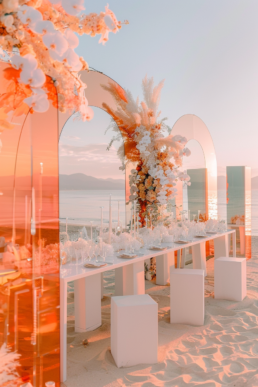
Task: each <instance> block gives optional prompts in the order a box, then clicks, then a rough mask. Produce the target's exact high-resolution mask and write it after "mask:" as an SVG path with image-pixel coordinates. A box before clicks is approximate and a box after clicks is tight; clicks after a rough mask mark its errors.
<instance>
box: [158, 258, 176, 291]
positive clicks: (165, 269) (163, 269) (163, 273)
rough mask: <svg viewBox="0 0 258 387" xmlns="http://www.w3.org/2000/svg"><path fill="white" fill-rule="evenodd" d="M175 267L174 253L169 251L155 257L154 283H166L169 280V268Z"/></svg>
mask: <svg viewBox="0 0 258 387" xmlns="http://www.w3.org/2000/svg"><path fill="white" fill-rule="evenodd" d="M171 267H172V268H173V269H174V268H175V253H174V251H170V252H168V253H164V254H162V255H159V256H158V257H156V284H157V285H166V284H167V283H168V282H170V276H169V273H170V268H171Z"/></svg>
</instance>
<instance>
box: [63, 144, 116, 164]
mask: <svg viewBox="0 0 258 387" xmlns="http://www.w3.org/2000/svg"><path fill="white" fill-rule="evenodd" d="M60 157H61V158H62V157H70V158H73V159H74V160H76V161H78V162H81V161H94V162H96V163H109V164H110V163H111V164H117V163H120V160H119V158H118V156H117V150H116V149H115V148H114V147H111V148H110V150H109V151H108V150H107V144H87V145H83V146H74V145H70V144H69V145H67V144H62V143H60Z"/></svg>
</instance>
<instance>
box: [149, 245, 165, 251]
mask: <svg viewBox="0 0 258 387" xmlns="http://www.w3.org/2000/svg"><path fill="white" fill-rule="evenodd" d="M166 249H167V248H166V247H161V246H151V247H149V250H154V251H162V250H166Z"/></svg>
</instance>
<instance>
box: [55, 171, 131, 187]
mask: <svg viewBox="0 0 258 387" xmlns="http://www.w3.org/2000/svg"><path fill="white" fill-rule="evenodd" d="M59 189H60V190H61V191H69V190H75V191H78V190H95V189H103V190H118V189H119V190H123V189H125V181H124V180H123V179H111V178H108V179H97V178H96V177H92V176H87V175H84V173H73V174H72V175H60V176H59Z"/></svg>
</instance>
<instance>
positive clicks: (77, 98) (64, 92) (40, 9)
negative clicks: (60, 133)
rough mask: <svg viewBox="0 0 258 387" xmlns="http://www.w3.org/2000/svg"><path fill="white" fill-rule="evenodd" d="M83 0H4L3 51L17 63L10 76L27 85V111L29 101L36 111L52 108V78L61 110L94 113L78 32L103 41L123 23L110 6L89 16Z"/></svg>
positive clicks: (0, 7) (0, 9)
mask: <svg viewBox="0 0 258 387" xmlns="http://www.w3.org/2000/svg"><path fill="white" fill-rule="evenodd" d="M83 3H84V0H2V1H0V47H1V49H0V50H1V51H0V55H1V57H2V58H3V59H4V60H5V61H6V62H9V63H10V64H11V66H12V68H13V69H12V70H13V71H12V72H11V75H10V72H9V73H8V75H7V77H9V78H8V79H10V77H12V79H14V80H15V82H16V83H17V86H18V87H19V88H20V90H22V95H23V97H24V98H20V105H19V106H16V108H19V109H20V113H21V114H23V112H24V111H25V110H26V108H25V106H24V103H25V104H26V106H27V105H28V106H29V107H30V108H32V109H33V110H34V111H37V112H44V111H46V110H47V109H48V106H49V100H51V95H50V94H51V92H50V90H51V83H52V87H53V85H54V86H55V88H56V90H57V93H58V108H59V110H60V111H61V112H64V111H66V110H69V111H77V112H79V113H80V115H81V118H82V119H83V120H89V119H91V118H92V117H93V111H92V109H91V108H90V107H89V106H88V101H87V99H86V97H85V95H84V89H85V88H86V87H87V86H86V84H84V83H83V81H82V80H81V78H80V75H79V73H78V72H79V71H80V70H87V69H88V64H87V62H86V61H85V60H84V59H83V58H82V57H79V56H78V55H77V54H76V52H75V51H74V49H75V48H76V47H77V46H78V44H79V38H78V36H77V34H78V35H83V34H87V35H90V36H92V37H93V36H95V35H97V34H99V35H100V40H99V42H100V43H102V44H104V43H105V42H106V41H107V40H108V35H109V33H110V32H113V33H116V32H117V31H118V30H119V29H120V28H121V22H119V21H117V19H116V16H115V15H114V13H113V12H112V11H111V10H110V9H109V8H108V6H106V7H105V11H104V12H101V13H100V14H96V13H90V14H89V15H85V14H83V13H82V11H83V10H84V6H83ZM126 23H127V22H126ZM48 77H49V78H48ZM46 83H47V84H48V85H47V86H46ZM20 90H19V91H20ZM19 96H21V94H19ZM52 100H53V99H52ZM23 107H24V108H23ZM31 111H32V110H31Z"/></svg>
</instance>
